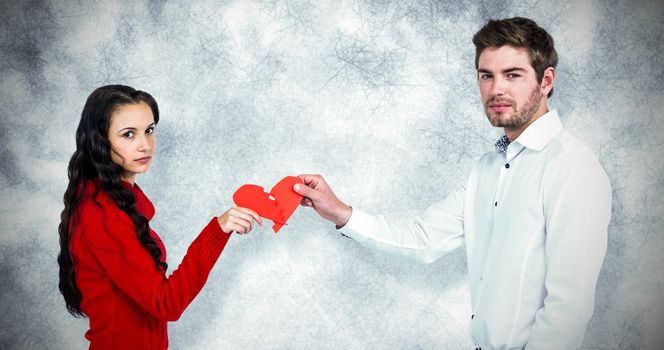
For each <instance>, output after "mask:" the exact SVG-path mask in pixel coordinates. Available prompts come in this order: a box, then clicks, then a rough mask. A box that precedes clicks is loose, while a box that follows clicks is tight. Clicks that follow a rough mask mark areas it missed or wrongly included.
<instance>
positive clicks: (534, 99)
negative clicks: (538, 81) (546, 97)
mask: <svg viewBox="0 0 664 350" xmlns="http://www.w3.org/2000/svg"><path fill="white" fill-rule="evenodd" d="M539 90H540V86H539V85H538V86H536V87H535V89H533V92H532V93H531V94H530V97H529V98H528V101H526V103H525V104H524V105H523V107H522V108H521V109H517V108H516V107H515V106H516V102H515V101H514V100H511V99H507V98H492V99H490V100H489V101H487V102H486V104H485V109H484V111H485V113H486V116H487V118H488V119H489V122H490V123H491V125H493V126H495V127H498V128H507V129H518V128H519V127H521V126H522V125H524V124H525V123H527V122H528V121H529V120H530V119H531V118H532V117H533V115H534V114H535V113H536V112H537V109H538V108H539V105H540V102H541V101H542V95H540V93H539ZM490 103H509V104H510V105H512V108H513V109H515V110H516V112H515V114H514V115H512V117H511V118H509V119H508V120H506V121H502V120H501V119H500V118H491V109H490V108H489V104H490ZM501 114H502V113H496V114H495V115H496V116H500V115H501Z"/></svg>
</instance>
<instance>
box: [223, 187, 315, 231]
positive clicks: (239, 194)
mask: <svg viewBox="0 0 664 350" xmlns="http://www.w3.org/2000/svg"><path fill="white" fill-rule="evenodd" d="M296 183H300V184H301V183H304V182H303V181H302V179H300V178H299V177H296V176H286V177H285V178H283V179H281V181H279V183H277V184H276V185H274V187H272V189H271V190H270V193H266V192H265V191H264V190H263V187H260V186H258V185H250V184H249V185H242V186H241V187H240V188H238V189H237V191H235V193H234V194H233V202H235V204H236V205H237V206H238V207H244V208H249V209H251V210H253V211H255V212H256V213H258V215H260V216H261V217H264V218H266V219H269V220H272V222H273V223H274V225H273V226H272V230H274V233H277V232H279V229H281V227H283V226H284V225H286V221H288V218H290V217H291V215H293V213H294V212H295V209H297V206H298V205H299V204H300V201H301V200H302V196H301V195H300V194H298V193H296V192H295V191H293V185H295V184H296ZM270 196H272V198H274V199H272V198H270Z"/></svg>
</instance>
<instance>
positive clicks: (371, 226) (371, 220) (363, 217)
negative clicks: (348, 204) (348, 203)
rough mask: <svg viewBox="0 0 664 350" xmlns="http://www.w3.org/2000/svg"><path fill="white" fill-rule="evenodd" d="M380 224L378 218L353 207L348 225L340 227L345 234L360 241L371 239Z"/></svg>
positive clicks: (340, 230)
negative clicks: (370, 236)
mask: <svg viewBox="0 0 664 350" xmlns="http://www.w3.org/2000/svg"><path fill="white" fill-rule="evenodd" d="M377 225H378V219H377V218H376V217H375V216H373V215H371V214H369V213H367V212H364V211H362V210H360V209H358V208H355V207H353V212H352V213H351V215H350V218H349V219H348V222H347V223H346V225H344V226H343V227H341V228H340V229H339V232H341V234H343V235H344V236H347V237H350V238H352V239H354V240H356V241H358V242H362V241H365V240H367V239H369V235H371V234H372V233H373V232H374V231H375V230H376V226H377Z"/></svg>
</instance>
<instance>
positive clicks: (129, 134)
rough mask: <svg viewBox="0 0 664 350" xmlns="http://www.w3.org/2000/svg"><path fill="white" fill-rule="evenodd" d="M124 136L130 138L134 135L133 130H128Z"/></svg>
mask: <svg viewBox="0 0 664 350" xmlns="http://www.w3.org/2000/svg"><path fill="white" fill-rule="evenodd" d="M122 137H124V138H126V139H130V138H132V137H134V132H133V131H127V132H126V133H124V134H122Z"/></svg>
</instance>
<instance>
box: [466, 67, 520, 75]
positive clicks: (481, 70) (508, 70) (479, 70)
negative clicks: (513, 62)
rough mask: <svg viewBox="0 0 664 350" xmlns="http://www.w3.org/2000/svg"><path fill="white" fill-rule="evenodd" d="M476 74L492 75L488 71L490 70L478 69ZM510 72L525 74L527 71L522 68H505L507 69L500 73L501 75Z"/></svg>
mask: <svg viewBox="0 0 664 350" xmlns="http://www.w3.org/2000/svg"><path fill="white" fill-rule="evenodd" d="M477 72H478V73H489V74H493V72H492V71H490V70H488V69H484V68H479V69H478V70H477ZM511 72H527V70H526V69H525V68H522V67H510V68H507V69H503V70H502V71H501V73H511Z"/></svg>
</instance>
